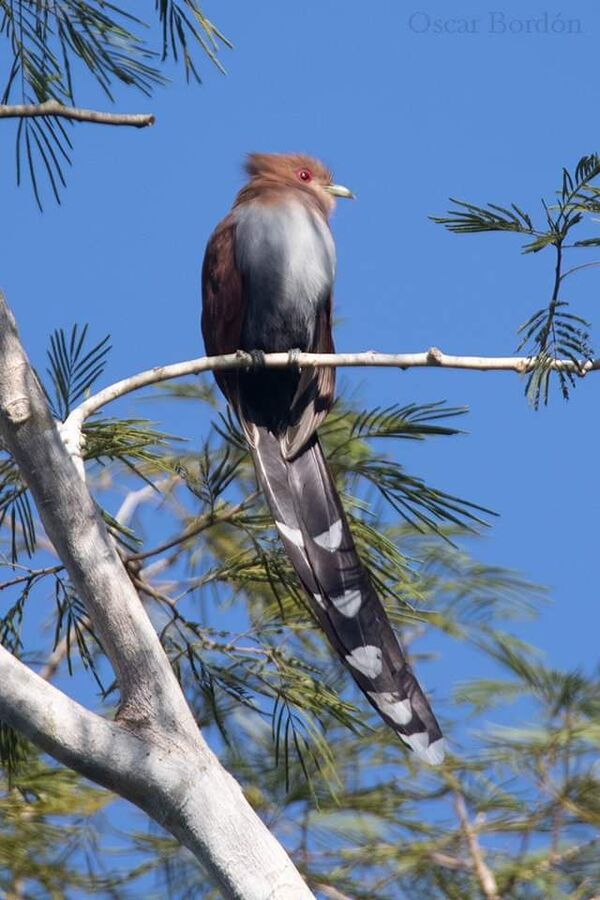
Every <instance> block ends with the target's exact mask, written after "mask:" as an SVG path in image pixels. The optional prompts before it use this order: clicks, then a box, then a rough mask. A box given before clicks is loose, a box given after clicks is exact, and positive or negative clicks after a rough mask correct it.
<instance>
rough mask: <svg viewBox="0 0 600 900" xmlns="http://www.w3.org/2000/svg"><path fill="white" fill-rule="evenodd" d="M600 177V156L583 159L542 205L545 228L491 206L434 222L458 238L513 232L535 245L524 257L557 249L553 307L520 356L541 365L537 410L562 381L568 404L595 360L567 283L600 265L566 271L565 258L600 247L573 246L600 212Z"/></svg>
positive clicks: (531, 388)
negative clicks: (554, 382) (575, 235)
mask: <svg viewBox="0 0 600 900" xmlns="http://www.w3.org/2000/svg"><path fill="white" fill-rule="evenodd" d="M599 175H600V156H598V155H597V154H595V153H593V154H590V155H589V156H583V157H582V158H581V159H580V160H579V162H578V163H577V165H576V166H575V170H574V171H573V172H570V171H569V170H568V169H563V171H562V177H561V185H560V188H559V189H558V190H557V191H556V199H555V201H554V202H553V203H550V204H549V203H546V202H544V201H542V210H543V222H541V223H540V224H538V225H534V223H533V221H532V218H531V216H530V215H529V214H528V213H525V212H523V211H522V210H521V209H520V207H518V206H517V205H516V204H514V203H513V204H511V205H510V208H509V207H505V206H498V205H497V204H493V203H490V204H488V206H487V207H482V206H477V205H475V204H472V203H466V202H464V201H460V200H453V201H452V202H453V203H454V207H455V208H454V209H452V210H450V211H449V212H448V214H447V215H446V216H432V217H431V218H432V220H433V221H434V222H436V223H437V224H440V225H444V226H445V227H446V228H447V229H448V230H449V231H452V232H454V233H456V234H469V233H475V232H484V231H505V232H506V231H510V232H514V233H518V234H521V235H524V236H526V237H528V238H529V240H528V241H527V242H526V243H525V244H524V245H523V248H522V249H523V252H524V253H538V252H540V251H541V250H544V249H546V248H547V247H552V248H553V249H554V254H555V263H554V279H553V285H552V292H551V296H550V299H549V301H548V304H547V305H546V306H545V307H543V308H542V309H540V310H538V311H537V312H536V313H534V314H533V315H532V316H531V317H530V318H529V319H528V320H527V321H526V322H525V323H524V324H523V325H522V326H521V327H520V328H519V334H520V335H521V340H520V342H519V345H518V350H519V351H520V352H525V353H526V354H527V355H528V356H531V357H533V358H534V359H535V365H534V366H533V367H532V369H531V370H530V371H529V373H528V375H527V379H526V388H525V390H526V395H527V397H528V398H529V400H530V402H531V403H532V405H533V406H534V407H535V408H538V407H539V406H540V404H547V403H548V399H549V391H550V383H551V377H552V376H554V377H556V378H557V379H558V382H559V387H560V391H561V394H562V396H563V397H564V398H565V399H568V397H569V392H570V389H571V388H573V387H574V386H575V384H576V382H577V378H578V376H579V374H580V371H583V370H582V369H581V367H582V365H583V363H585V362H586V361H587V360H588V359H590V358H591V357H592V356H593V348H592V343H591V339H590V330H589V329H590V324H589V322H587V321H586V320H585V319H583V318H582V317H581V316H578V315H575V314H573V313H571V312H569V311H568V307H569V303H568V301H567V300H566V299H565V298H564V296H563V293H562V291H563V283H564V281H565V279H566V278H567V277H568V276H570V275H572V274H574V273H575V272H577V271H579V270H580V269H583V268H588V267H590V266H595V265H600V261H594V262H588V263H583V264H581V265H575V266H572V267H571V268H570V269H567V270H565V254H566V252H567V251H570V250H573V249H578V250H581V249H589V248H594V247H598V246H600V238H598V237H589V238H581V239H579V240H573V241H571V232H572V229H574V228H575V227H576V226H578V225H580V224H581V223H582V222H584V221H585V217H586V215H590V214H594V213H596V214H597V213H598V212H600V199H599V198H600V188H598V187H597V186H595V185H594V184H593V183H592V182H593V181H594V180H595V179H597V178H598V176H599ZM561 359H563V360H567V361H569V362H571V363H573V366H572V367H571V368H568V369H566V368H564V367H560V366H558V367H557V365H556V362H557V360H561Z"/></svg>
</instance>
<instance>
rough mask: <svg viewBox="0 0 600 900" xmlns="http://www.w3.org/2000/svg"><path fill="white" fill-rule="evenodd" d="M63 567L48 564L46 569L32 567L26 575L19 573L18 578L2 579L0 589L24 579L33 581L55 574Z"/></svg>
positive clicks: (22, 581)
mask: <svg viewBox="0 0 600 900" xmlns="http://www.w3.org/2000/svg"><path fill="white" fill-rule="evenodd" d="M62 569H64V566H49V567H48V568H47V569H32V570H31V571H30V572H29V573H28V574H27V575H20V576H19V577H18V578H13V579H12V580H11V581H4V582H2V584H0V591H3V590H4V589H5V588H9V587H14V585H15V584H23V583H24V582H25V581H35V580H36V579H38V578H43V577H44V576H45V575H55V574H56V573H57V572H61V571H62Z"/></svg>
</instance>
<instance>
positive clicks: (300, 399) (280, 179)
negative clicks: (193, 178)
mask: <svg viewBox="0 0 600 900" xmlns="http://www.w3.org/2000/svg"><path fill="white" fill-rule="evenodd" d="M246 171H247V173H248V175H249V176H250V178H249V181H248V183H247V184H246V185H245V187H243V188H242V190H241V191H240V192H239V194H238V195H237V198H236V200H235V202H234V204H233V208H232V210H231V212H230V213H229V215H228V216H226V218H225V219H223V221H222V222H221V223H220V224H219V225H218V226H217V228H216V230H215V231H214V233H213V235H212V236H211V238H210V240H209V242H208V245H207V248H206V254H205V257H204V265H203V269H202V294H203V311H202V332H203V335H204V341H205V344H206V351H207V353H208V354H210V355H211V356H212V355H219V354H222V353H233V352H235V351H236V350H238V349H241V350H247V351H253V352H254V351H258V352H265V353H268V352H271V351H272V352H275V351H289V350H290V349H296V348H298V349H300V350H304V351H314V352H321V353H332V352H333V349H334V347H333V337H332V333H331V315H332V313H331V294H332V286H333V279H334V272H335V246H334V243H333V238H332V235H331V231H330V228H329V224H328V219H329V216H330V214H331V212H332V211H333V207H334V205H335V198H336V197H348V198H351V197H352V196H353V195H352V193H351V192H350V191H349V190H348V188H345V187H342V186H341V185H337V184H333V182H332V177H331V173H330V172H329V171H328V169H326V168H325V166H324V165H323V164H322V163H320V162H318V161H317V160H315V159H311V158H310V157H308V156H302V155H292V154H290V155H275V154H260V153H253V154H251V155H250V156H249V157H248V160H247V164H246ZM215 377H216V379H217V382H218V384H219V387H220V388H221V390H222V391H223V393H224V394H225V397H226V398H227V400H228V401H229V403H230V404H231V406H232V407H233V409H234V411H235V413H236V415H237V417H238V419H239V421H240V423H241V425H242V428H243V430H244V433H245V435H246V438H247V440H248V444H249V446H250V450H251V452H252V456H253V459H254V464H255V467H256V472H257V476H258V481H259V484H260V486H261V488H262V490H263V492H264V494H265V497H266V500H267V503H268V505H269V508H270V510H271V513H272V515H273V517H274V519H275V524H276V526H277V529H278V531H279V534H280V537H281V540H282V541H283V545H284V547H285V550H286V552H287V554H288V556H289V558H290V560H291V562H292V565H293V566H294V569H295V570H296V573H297V574H298V577H299V578H300V581H301V582H302V584H303V585H304V588H305V589H306V593H307V596H308V601H309V603H310V606H311V609H312V611H313V614H314V616H315V618H316V619H317V621H318V622H319V624H320V625H321V627H322V628H323V630H324V632H325V634H326V635H327V638H328V639H329V642H330V643H331V645H332V647H333V648H334V649H335V651H336V652H337V653H338V655H339V656H340V658H341V660H342V662H343V663H344V665H345V666H346V667H347V669H348V671H349V672H350V674H351V675H352V677H353V678H354V680H355V681H356V683H357V684H358V686H359V687H360V689H361V690H362V691H363V692H364V694H365V695H366V697H367V698H368V700H369V702H370V703H371V704H372V705H373V706H374V707H375V709H377V711H378V712H379V714H380V715H381V717H382V718H383V719H384V721H385V722H386V723H387V724H388V725H390V726H391V727H392V728H393V729H394V731H395V732H396V733H397V734H398V736H399V737H400V738H401V739H402V741H403V742H404V743H405V744H406V745H407V746H408V747H410V748H411V749H412V750H413V751H414V752H415V753H416V754H417V756H419V757H420V758H421V759H423V760H425V761H426V762H428V763H439V762H441V761H442V759H443V757H444V739H443V737H442V733H441V731H440V727H439V725H438V723H437V721H436V718H435V716H434V714H433V712H432V710H431V707H430V705H429V702H428V701H427V698H426V697H425V694H424V693H423V691H422V690H421V688H420V686H419V684H418V682H417V680H416V678H415V676H414V675H413V673H412V671H411V669H410V666H409V664H408V662H407V660H406V657H405V655H404V653H403V651H402V649H401V647H400V644H399V643H398V640H397V638H396V635H395V634H394V631H393V630H392V627H391V625H390V623H389V620H388V618H387V615H386V613H385V610H384V608H383V605H382V603H381V600H380V599H379V597H378V596H377V593H376V592H375V589H374V588H373V585H372V583H371V580H370V578H369V575H368V573H367V571H366V569H365V568H364V566H363V565H362V563H361V561H360V559H359V557H358V554H357V551H356V547H355V545H354V541H353V539H352V534H351V533H350V529H349V527H348V522H347V520H346V516H345V515H344V510H343V507H342V503H341V501H340V497H339V495H338V493H337V490H336V487H335V484H334V481H333V478H332V476H331V473H330V471H329V467H328V465H327V462H326V460H325V457H324V455H323V451H322V449H321V445H320V443H319V438H318V436H317V428H318V426H319V424H320V423H321V422H322V421H323V419H324V418H325V416H326V415H327V413H328V411H329V408H330V406H331V404H332V401H333V391H334V382H335V369H325V368H310V369H303V370H299V369H298V368H297V367H296V368H294V367H290V368H289V369H285V370H277V371H276V370H273V369H262V370H261V369H254V370H252V369H250V370H245V371H241V370H237V371H231V372H215Z"/></svg>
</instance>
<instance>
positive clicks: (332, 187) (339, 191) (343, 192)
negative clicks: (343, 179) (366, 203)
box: [323, 184, 356, 200]
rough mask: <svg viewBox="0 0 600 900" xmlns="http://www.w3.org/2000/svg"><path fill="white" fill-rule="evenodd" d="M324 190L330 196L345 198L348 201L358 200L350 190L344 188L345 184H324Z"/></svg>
mask: <svg viewBox="0 0 600 900" xmlns="http://www.w3.org/2000/svg"><path fill="white" fill-rule="evenodd" d="M323 188H324V190H326V191H327V193H328V194H333V196H334V197H344V198H345V199H346V200H356V195H355V194H353V193H352V191H351V190H350V189H349V188H347V187H344V185H343V184H324V185H323Z"/></svg>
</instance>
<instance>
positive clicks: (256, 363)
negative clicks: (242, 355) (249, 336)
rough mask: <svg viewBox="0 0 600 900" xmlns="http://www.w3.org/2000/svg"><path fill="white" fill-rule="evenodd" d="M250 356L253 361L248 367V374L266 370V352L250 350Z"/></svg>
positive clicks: (248, 352)
mask: <svg viewBox="0 0 600 900" xmlns="http://www.w3.org/2000/svg"><path fill="white" fill-rule="evenodd" d="M247 354H248V356H249V357H250V359H251V360H252V361H251V363H250V365H249V366H248V367H247V371H248V372H255V371H256V370H257V369H264V368H265V351H264V350H248V351H247Z"/></svg>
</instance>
